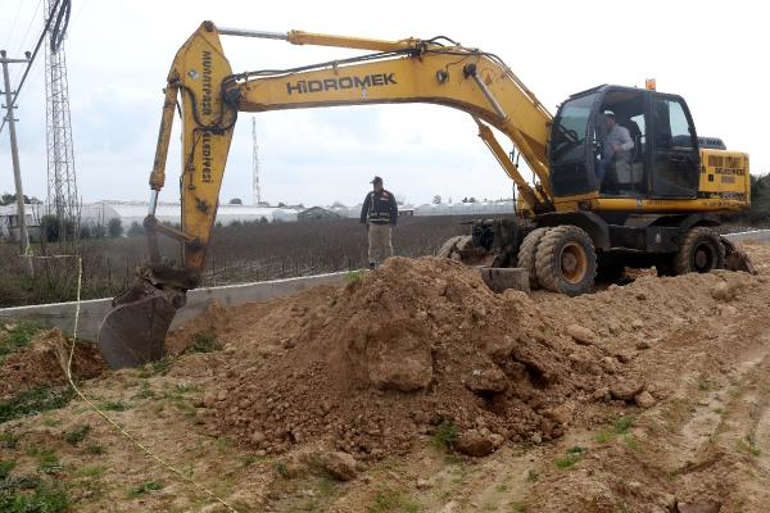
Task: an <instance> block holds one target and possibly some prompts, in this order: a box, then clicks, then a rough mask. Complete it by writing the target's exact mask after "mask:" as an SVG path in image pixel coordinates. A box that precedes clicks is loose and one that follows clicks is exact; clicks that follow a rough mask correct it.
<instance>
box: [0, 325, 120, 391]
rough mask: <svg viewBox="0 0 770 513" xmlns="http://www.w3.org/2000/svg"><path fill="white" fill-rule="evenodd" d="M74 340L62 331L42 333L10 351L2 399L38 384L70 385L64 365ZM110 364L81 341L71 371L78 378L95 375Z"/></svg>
mask: <svg viewBox="0 0 770 513" xmlns="http://www.w3.org/2000/svg"><path fill="white" fill-rule="evenodd" d="M71 344H72V343H71V342H69V341H67V340H66V339H65V338H64V336H63V335H62V332H61V330H59V329H52V330H48V331H44V332H41V333H40V334H38V335H37V336H36V337H35V338H34V339H33V340H32V341H31V342H30V345H29V346H27V347H25V348H24V349H21V350H19V351H17V352H15V353H12V354H10V355H9V356H8V357H7V358H6V359H5V361H4V362H3V364H2V366H0V398H6V397H9V396H12V395H14V394H16V393H17V392H19V391H22V390H27V389H30V388H35V387H38V386H44V385H45V386H58V385H65V384H67V376H66V374H65V370H64V369H65V366H66V365H67V359H68V358H69V351H70V347H71ZM106 369H107V365H106V364H105V362H104V360H103V359H102V357H101V355H100V354H99V349H98V348H97V347H96V345H94V344H86V343H78V345H77V347H76V348H75V354H74V356H73V358H72V374H73V376H77V377H79V378H86V379H88V378H94V377H96V376H98V375H100V374H101V373H102V372H104V371H105V370H106Z"/></svg>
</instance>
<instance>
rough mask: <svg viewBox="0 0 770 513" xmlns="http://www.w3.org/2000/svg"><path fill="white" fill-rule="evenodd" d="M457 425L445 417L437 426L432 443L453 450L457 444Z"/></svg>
mask: <svg viewBox="0 0 770 513" xmlns="http://www.w3.org/2000/svg"><path fill="white" fill-rule="evenodd" d="M457 437H458V433H457V426H455V424H454V422H452V421H451V420H449V419H444V420H442V421H441V423H440V424H439V425H438V428H436V433H435V434H434V435H433V440H432V443H433V445H434V446H435V447H438V448H439V449H444V450H446V451H453V450H454V448H455V445H457Z"/></svg>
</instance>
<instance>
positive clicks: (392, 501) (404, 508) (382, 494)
mask: <svg viewBox="0 0 770 513" xmlns="http://www.w3.org/2000/svg"><path fill="white" fill-rule="evenodd" d="M368 511H369V513H387V512H390V511H394V512H395V511H399V512H404V513H417V512H418V511H420V507H419V506H418V505H417V504H416V503H414V502H412V501H411V500H409V499H408V498H407V497H405V496H404V494H402V493H401V492H398V491H393V490H381V491H379V492H377V495H376V496H375V497H374V503H373V504H372V505H371V506H369V509H368Z"/></svg>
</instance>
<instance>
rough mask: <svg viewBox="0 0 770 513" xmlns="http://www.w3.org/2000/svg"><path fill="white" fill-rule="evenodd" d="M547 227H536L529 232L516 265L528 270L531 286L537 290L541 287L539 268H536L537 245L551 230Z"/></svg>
mask: <svg viewBox="0 0 770 513" xmlns="http://www.w3.org/2000/svg"><path fill="white" fill-rule="evenodd" d="M550 229H551V228H550V227H547V228H536V229H534V230H532V231H531V232H529V233H528V234H527V236H526V237H524V240H523V241H522V242H521V246H519V257H518V262H517V264H516V267H522V268H524V269H526V270H527V274H528V275H529V288H530V289H532V290H536V289H538V288H540V284H539V282H538V281H537V269H536V268H535V255H536V253H537V247H538V246H539V245H540V241H541V240H543V236H544V235H545V234H546V232H548V230H550Z"/></svg>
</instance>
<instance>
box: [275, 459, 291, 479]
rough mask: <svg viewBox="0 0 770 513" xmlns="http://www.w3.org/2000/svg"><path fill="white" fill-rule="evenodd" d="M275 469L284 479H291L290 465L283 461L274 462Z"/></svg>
mask: <svg viewBox="0 0 770 513" xmlns="http://www.w3.org/2000/svg"><path fill="white" fill-rule="evenodd" d="M273 471H274V472H275V473H276V474H278V475H279V476H281V477H282V478H284V479H289V467H287V466H286V463H284V462H282V461H277V462H275V463H274V464H273Z"/></svg>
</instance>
